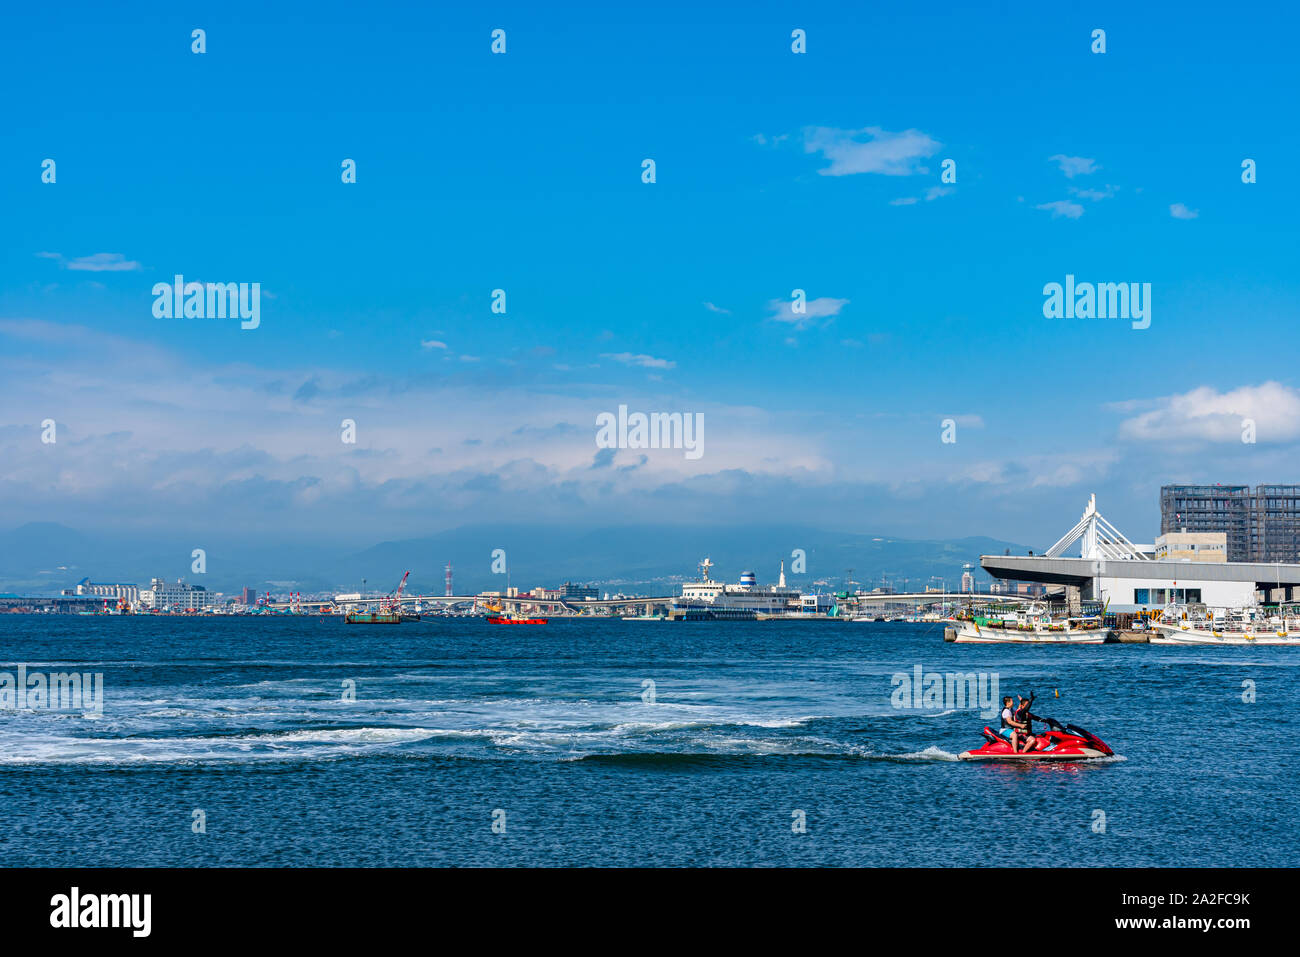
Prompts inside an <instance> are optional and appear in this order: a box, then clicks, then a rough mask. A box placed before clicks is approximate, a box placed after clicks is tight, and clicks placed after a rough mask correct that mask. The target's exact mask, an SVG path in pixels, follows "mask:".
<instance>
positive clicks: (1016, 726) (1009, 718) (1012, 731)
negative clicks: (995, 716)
mask: <svg viewBox="0 0 1300 957" xmlns="http://www.w3.org/2000/svg"><path fill="white" fill-rule="evenodd" d="M1019 710H1020V709H1019V708H1017V709H1016V711H1019ZM1016 711H1013V710H1012V709H1011V695H1007V696H1006V697H1005V698H1003V699H1002V728H1001V729H1000V731H1001V734H1002V737H1004V738H1006V739H1007V740H1008V741H1010V742H1011V751H1012V753H1013V754H1014V753H1015V752H1017V751H1019V750H1020V730H1021V729H1022V728H1024V726H1025V725H1024V723H1023V722H1021V721H1017V720H1016Z"/></svg>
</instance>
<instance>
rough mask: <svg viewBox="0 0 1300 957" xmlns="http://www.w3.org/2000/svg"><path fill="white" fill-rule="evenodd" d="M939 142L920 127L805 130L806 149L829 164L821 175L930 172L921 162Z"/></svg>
mask: <svg viewBox="0 0 1300 957" xmlns="http://www.w3.org/2000/svg"><path fill="white" fill-rule="evenodd" d="M940 145H941V144H940V143H939V142H938V141H937V140H935V139H933V138H931V137H930V136H928V135H926V134H925V133H922V132H921V131H920V130H904V131H903V132H901V133H891V132H889V131H888V130H885V129H882V128H880V127H879V126H867V127H864V128H863V129H860V130H839V129H833V128H831V127H827V126H815V127H810V128H808V129H806V130H804V144H803V146H804V152H806V153H821V154H822V155H823V156H825V157H826V159H828V160H829V161H830V166H828V167H826V168H825V169H820V170H818V171H817V172H818V173H819V174H820V175H822V176H851V175H853V174H854V173H880V174H882V175H884V176H911V175H913V174H914V173H928V172H929V170H927V169H926V168H925V167H924V166H921V165H920V164H919V161H920V160H922V159H924V158H925V157H927V156H933V155H934V154H935V152H936V151H938V149H939V147H940Z"/></svg>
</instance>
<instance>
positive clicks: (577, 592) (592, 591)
mask: <svg viewBox="0 0 1300 957" xmlns="http://www.w3.org/2000/svg"><path fill="white" fill-rule="evenodd" d="M560 597H561V598H577V599H579V600H582V599H586V598H592V599H597V598H600V589H598V588H590V587H588V586H586V585H575V584H573V582H565V583H564V584H563V585H561V586H560Z"/></svg>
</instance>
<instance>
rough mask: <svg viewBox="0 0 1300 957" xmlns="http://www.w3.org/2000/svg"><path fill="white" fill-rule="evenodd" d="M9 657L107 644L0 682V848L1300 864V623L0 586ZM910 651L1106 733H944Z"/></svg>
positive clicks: (3, 661)
mask: <svg viewBox="0 0 1300 957" xmlns="http://www.w3.org/2000/svg"><path fill="white" fill-rule="evenodd" d="M20 664H23V665H25V666H26V668H27V670H28V672H29V673H54V672H68V671H73V670H75V671H78V672H91V673H95V672H98V673H102V674H103V688H104V691H103V697H104V701H103V710H102V712H93V711H92V712H88V713H87V712H83V711H52V710H48V709H44V708H41V709H37V708H25V709H22V710H14V709H12V708H11V709H9V710H4V711H0V845H3V848H4V852H5V860H6V861H7V862H8V863H9V864H10V865H23V864H26V865H72V864H81V865H133V864H141V865H143V864H154V865H159V864H160V865H192V864H219V865H267V864H290V865H441V864H472V865H511V864H544V865H598V864H611V865H664V864H704V865H753V864H760V865H816V864H821V865H902V866H907V865H986V864H987V865H993V864H1011V863H1022V864H1024V863H1027V864H1038V865H1068V864H1082V865H1088V866H1133V865H1172V866H1191V865H1226V866H1260V865H1290V866H1294V865H1296V864H1297V863H1300V851H1297V833H1300V828H1298V827H1297V824H1300V812H1298V805H1297V800H1296V798H1295V796H1294V794H1293V790H1294V781H1295V778H1296V771H1297V768H1298V766H1300V758H1297V751H1296V749H1295V748H1293V747H1291V746H1290V743H1289V742H1290V741H1291V740H1292V739H1293V738H1295V737H1296V731H1297V730H1298V729H1300V722H1297V717H1296V712H1297V709H1298V708H1300V672H1298V671H1297V668H1298V667H1300V651H1298V650H1297V649H1288V648H1215V649H1188V648H1169V647H1152V646H1131V645H1130V646H1124V645H1104V646H1093V647H1079V648H1066V647H1037V648H1019V647H1012V646H969V645H960V646H959V645H951V644H945V643H944V642H943V640H942V630H941V628H939V627H936V626H926V625H905V624H844V623H833V624H826V623H807V622H799V623H779V622H755V623H746V622H736V623H717V624H709V623H675V622H623V621H610V622H605V621H594V620H592V621H563V620H560V621H552V622H551V623H550V624H548V625H546V626H540V627H523V626H518V627H505V626H492V625H488V624H486V623H485V622H482V621H478V620H433V621H424V622H419V623H408V624H403V625H400V626H369V627H367V626H345V625H343V624H342V623H341V622H340V621H338V620H336V619H317V618H290V617H277V618H265V619H264V618H248V619H210V620H192V619H191V620H186V619H160V618H105V617H45V616H17V615H0V671H8V672H9V673H11V674H14V675H16V674H17V667H18V665H20ZM918 665H919V666H921V667H922V669H923V670H924V671H925V672H976V673H984V674H989V675H996V677H997V679H998V682H999V685H1000V689H1001V691H1002V693H1012V692H1017V691H1024V692H1028V691H1029V690H1030V689H1032V690H1034V691H1036V692H1037V693H1038V695H1039V704H1038V706H1036V707H1035V712H1036V713H1038V714H1046V715H1050V716H1052V717H1056V718H1058V719H1059V720H1062V721H1070V722H1074V723H1077V724H1081V725H1083V726H1085V727H1087V728H1088V729H1089V730H1091V731H1093V732H1094V733H1095V734H1097V735H1099V736H1100V737H1101V738H1103V739H1105V740H1106V741H1107V742H1108V743H1109V744H1110V745H1111V746H1112V747H1113V748H1114V750H1115V751H1116V752H1117V754H1118V755H1119V757H1118V758H1117V759H1114V760H1108V761H1105V762H1101V763H1096V764H1084V765H1059V766H1034V767H1010V766H1003V765H972V764H969V763H966V762H959V761H957V760H956V756H957V754H959V753H960V752H961V751H963V750H965V749H967V748H971V747H977V746H978V745H979V743H980V739H979V729H980V727H981V726H982V725H983V724H984V723H986V719H984V718H982V717H981V716H980V715H979V713H978V711H977V710H976V709H971V708H966V709H959V708H956V707H953V706H952V705H953V704H954V703H953V702H947V703H946V704H947V706H945V705H944V704H943V703H940V704H939V705H938V706H937V707H932V708H928V709H919V710H918V709H903V708H898V707H895V706H894V705H895V702H894V700H893V697H894V695H893V692H894V682H893V680H892V678H893V676H894V675H895V674H897V673H905V674H907V675H908V676H909V677H910V676H911V675H912V674H913V673H914V668H915V667H916V666H918ZM648 682H653V685H649V684H647V683H648ZM1248 691H1253V694H1254V696H1255V701H1254V702H1253V703H1247V702H1245V701H1243V695H1244V694H1246V692H1248ZM651 692H653V703H648V702H647V700H646V699H647V698H648V697H650V693H651ZM1058 693H1059V698H1057V697H1056V695H1057V694H1058ZM1247 696H1249V695H1247ZM196 810H201V811H202V812H203V814H202V817H203V819H204V820H205V822H206V833H194V830H193V826H192V825H193V823H194V821H195V818H196V816H195V811H196ZM494 812H496V813H495V814H494ZM502 812H503V813H502ZM796 812H802V814H801V815H800V814H798V813H796ZM801 818H802V820H804V821H806V832H805V833H796V832H795V830H794V829H793V828H792V824H793V823H795V822H796V821H798V820H800V819H801ZM494 819H495V820H496V821H497V822H498V823H499V822H501V821H504V824H505V831H504V833H497V832H494V830H493V826H492V825H493V821H494ZM1102 824H1104V830H1103V829H1102V827H1101V825H1102Z"/></svg>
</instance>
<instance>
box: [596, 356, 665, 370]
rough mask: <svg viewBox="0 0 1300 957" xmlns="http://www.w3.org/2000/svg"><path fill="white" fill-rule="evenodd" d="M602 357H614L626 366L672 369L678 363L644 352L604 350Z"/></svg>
mask: <svg viewBox="0 0 1300 957" xmlns="http://www.w3.org/2000/svg"><path fill="white" fill-rule="evenodd" d="M600 357H601V358H602V359H613V360H614V361H615V362H621V363H623V365H625V366H640V367H641V368H643V369H672V368H674V367H676V365H677V363H676V362H673V361H672V360H671V359H657V358H655V357H654V356H648V355H645V354H643V353H631V352H602V353H601V354H600Z"/></svg>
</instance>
